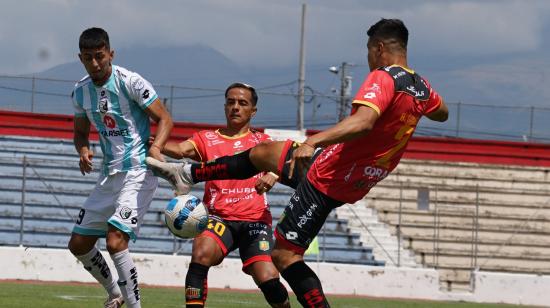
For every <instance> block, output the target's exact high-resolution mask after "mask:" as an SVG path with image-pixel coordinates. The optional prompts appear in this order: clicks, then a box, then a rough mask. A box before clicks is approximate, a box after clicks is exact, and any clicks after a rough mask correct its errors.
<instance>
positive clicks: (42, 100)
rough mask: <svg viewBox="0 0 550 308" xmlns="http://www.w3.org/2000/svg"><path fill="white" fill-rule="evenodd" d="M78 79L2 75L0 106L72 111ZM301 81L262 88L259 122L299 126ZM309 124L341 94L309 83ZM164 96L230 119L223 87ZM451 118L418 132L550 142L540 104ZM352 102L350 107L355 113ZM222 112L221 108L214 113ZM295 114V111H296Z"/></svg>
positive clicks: (206, 118)
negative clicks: (314, 87) (224, 100)
mask: <svg viewBox="0 0 550 308" xmlns="http://www.w3.org/2000/svg"><path fill="white" fill-rule="evenodd" d="M75 82H76V81H73V80H64V79H53V78H38V77H26V76H7V75H0V95H1V96H2V101H1V102H0V108H2V109H7V110H14V111H26V112H37V113H55V114H72V113H73V107H72V103H71V102H70V93H71V91H72V89H73V86H74V84H75ZM295 83H296V82H295V81H292V82H288V83H284V84H280V85H276V86H277V87H279V88H281V87H282V88H283V90H280V91H279V92H276V91H274V90H273V89H274V87H265V88H259V89H258V94H259V97H260V100H259V101H260V103H259V105H258V108H259V110H258V113H257V114H256V116H255V119H254V125H255V126H261V127H269V128H288V129H292V128H296V119H295V118H294V117H289V116H288V114H289V112H290V111H291V110H295V109H296V108H297V89H295V88H294V86H295ZM306 88H307V89H308V91H306V93H305V95H304V96H305V103H306V104H305V106H306V108H305V116H304V119H305V127H306V128H307V129H323V128H326V127H329V126H331V125H333V124H335V123H336V122H337V121H338V112H339V111H338V110H339V108H340V107H339V102H340V98H341V97H340V96H338V95H327V94H323V93H321V92H319V91H315V90H313V89H311V88H310V87H306ZM155 89H156V90H157V92H158V95H159V97H160V98H161V99H162V101H163V102H164V103H165V105H166V106H167V109H168V110H169V111H170V113H171V114H172V116H173V118H174V119H175V120H176V121H188V122H204V123H218V124H223V123H225V119H224V115H223V94H224V90H225V89H222V88H200V87H190V86H181V85H162V84H157V85H155ZM447 104H448V106H449V109H450V117H449V120H448V121H447V122H445V123H436V122H432V121H428V120H423V121H421V122H420V124H419V126H418V128H417V131H416V135H428V136H448V137H463V138H475V139H498V140H514V141H530V142H548V141H550V122H549V121H547V119H548V118H550V108H546V107H540V106H507V105H505V104H503V105H485V104H479V103H467V102H447ZM349 109H350V106H349V105H348V106H347V110H348V111H349ZM213 111H216V112H213ZM292 114H294V113H292Z"/></svg>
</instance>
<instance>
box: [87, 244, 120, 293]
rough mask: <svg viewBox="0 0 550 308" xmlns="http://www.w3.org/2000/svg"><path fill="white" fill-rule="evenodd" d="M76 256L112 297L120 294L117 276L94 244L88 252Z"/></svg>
mask: <svg viewBox="0 0 550 308" xmlns="http://www.w3.org/2000/svg"><path fill="white" fill-rule="evenodd" d="M76 258H77V259H78V260H79V261H80V262H82V265H84V268H85V269H86V270H87V271H88V272H90V274H92V276H94V278H95V280H97V281H98V282H99V283H100V284H101V285H102V286H103V287H104V288H105V290H106V291H107V293H109V296H110V297H115V296H118V295H120V288H119V287H118V285H117V284H116V280H115V277H113V275H112V274H111V269H109V266H108V265H107V262H105V259H104V258H103V255H102V254H101V252H100V251H99V250H98V249H97V248H96V247H95V246H94V247H93V248H92V250H90V251H89V252H88V253H86V254H84V255H81V256H76Z"/></svg>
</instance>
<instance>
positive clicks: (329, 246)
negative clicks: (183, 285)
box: [0, 112, 384, 265]
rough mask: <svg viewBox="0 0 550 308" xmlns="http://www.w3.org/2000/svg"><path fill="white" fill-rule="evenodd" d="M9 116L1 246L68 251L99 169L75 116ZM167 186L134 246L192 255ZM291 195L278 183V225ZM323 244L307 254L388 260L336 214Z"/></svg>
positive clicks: (0, 168)
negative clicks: (89, 158) (178, 231)
mask: <svg viewBox="0 0 550 308" xmlns="http://www.w3.org/2000/svg"><path fill="white" fill-rule="evenodd" d="M31 117H32V121H31ZM2 118H4V122H3V123H4V124H0V132H2V136H1V137H0V176H1V177H2V180H0V191H1V192H2V193H1V194H0V245H20V244H21V245H23V246H31V247H50V248H65V247H66V244H67V241H68V235H69V234H70V232H71V229H72V226H73V221H74V217H75V216H76V215H77V214H78V211H79V208H80V205H81V204H82V202H83V201H84V200H85V198H86V197H87V195H88V193H89V191H90V189H91V188H92V187H93V185H94V184H95V180H96V179H97V173H92V174H90V175H87V176H82V175H81V174H80V171H79V170H78V165H77V163H78V162H77V160H76V155H75V154H74V148H73V145H72V141H71V140H70V137H69V136H71V134H72V133H71V130H72V120H71V121H68V120H67V119H68V118H70V117H66V116H53V115H35V114H22V113H14V112H5V113H4V112H0V119H2ZM16 123H19V124H17V125H16ZM190 127H191V128H190ZM205 128H209V127H208V126H201V125H194V126H193V125H188V126H186V125H181V124H178V126H177V128H176V132H177V135H176V137H177V138H176V139H179V140H182V139H185V136H188V135H190V132H192V131H193V130H196V129H205ZM186 134H187V135H186ZM29 135H30V136H35V137H29ZM37 135H38V136H37ZM51 137H56V138H51ZM92 138H93V137H92ZM94 139H96V138H94ZM95 147H96V151H95V152H96V153H97V155H98V156H96V157H95V160H96V161H98V162H99V161H100V159H101V155H100V154H101V151H99V146H98V145H97V144H96V145H95ZM160 183H161V185H160V187H159V189H158V190H157V193H156V195H155V198H154V201H153V203H152V205H151V208H150V210H149V211H148V213H147V214H146V216H145V223H144V225H143V227H142V229H141V236H140V240H139V241H137V242H136V243H133V244H131V245H133V248H132V249H133V251H136V252H154V253H169V254H190V252H191V243H190V241H189V240H187V241H186V240H181V239H176V238H175V237H174V236H172V235H171V233H170V232H169V230H168V229H167V228H166V227H165V226H164V222H163V217H164V216H163V211H164V207H165V205H166V203H167V202H168V201H169V200H170V199H171V198H172V197H173V192H172V191H171V189H170V187H169V186H168V184H167V183H166V182H164V181H162V180H161V181H160ZM202 189H203V186H202V185H197V187H195V188H194V189H193V191H192V193H193V194H195V195H197V196H202V193H203V191H202ZM290 193H291V191H290V190H289V189H286V188H284V187H283V186H276V187H275V188H274V189H273V190H272V192H271V193H270V196H269V198H270V202H271V204H272V212H273V217H274V223H276V221H277V219H278V217H279V216H280V214H281V213H282V211H283V209H284V206H285V205H286V202H287V200H288V199H289V197H290ZM21 230H23V232H21ZM319 244H320V245H319V246H320V247H319V252H318V254H312V255H308V256H307V259H309V260H324V261H327V262H340V263H352V264H368V265H384V262H383V261H379V260H376V259H375V258H374V255H373V252H372V248H371V247H369V246H365V245H363V243H361V241H360V237H359V234H356V233H352V232H350V230H348V227H347V221H346V220H343V219H338V218H336V217H335V214H332V215H331V216H330V217H329V219H328V220H327V224H326V225H325V228H324V229H323V231H322V232H321V235H320V237H319ZM230 256H236V254H235V253H233V254H232V255H230Z"/></svg>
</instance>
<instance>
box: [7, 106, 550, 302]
mask: <svg viewBox="0 0 550 308" xmlns="http://www.w3.org/2000/svg"><path fill="white" fill-rule="evenodd" d="M31 117H32V121H31V120H30V119H31ZM0 120H2V121H1V123H0V133H1V136H2V137H0V172H1V175H2V180H1V181H0V191H1V192H2V193H1V194H0V236H1V239H2V240H1V241H2V244H3V245H19V243H20V239H21V234H20V232H19V231H20V226H21V204H22V203H23V204H25V215H24V230H25V233H24V236H23V238H22V239H23V245H27V246H40V245H44V244H45V243H47V245H49V246H51V247H64V246H65V243H66V240H67V234H68V232H70V228H71V227H72V219H71V218H70V216H71V215H72V216H74V215H76V213H77V212H78V208H79V205H80V204H81V202H82V200H84V198H85V196H86V194H87V192H88V191H89V189H90V188H91V186H92V185H93V183H94V181H95V179H96V175H91V176H86V177H82V176H81V175H80V173H79V172H78V169H77V162H76V160H75V156H74V154H73V153H74V149H73V148H72V142H71V141H70V138H71V137H72V122H71V121H72V120H71V118H70V117H68V116H51V115H36V114H24V113H14V112H0ZM51 127H53V128H52V129H50V128H51ZM209 127H210V128H211V127H213V126H200V125H196V124H185V123H184V124H181V123H179V124H178V125H177V126H176V128H175V130H174V132H175V134H176V138H177V140H183V139H184V138H185V137H186V136H189V134H190V133H191V132H192V131H193V130H194V129H195V130H196V129H202V128H209ZM28 136H36V137H34V138H31V137H28ZM45 137H46V138H45ZM51 137H55V138H51ZM96 152H99V151H96ZM24 156H26V158H27V159H28V161H27V164H23V157H24ZM96 158H97V157H96ZM23 166H26V171H25V174H26V175H25V177H23V172H22V170H23ZM548 167H550V146H547V145H541V144H533V143H515V142H497V141H480V140H466V139H458V138H455V139H451V138H427V137H418V138H412V140H411V142H410V144H409V146H408V148H407V152H406V154H405V158H404V159H403V161H402V162H401V164H400V165H399V166H398V167H397V169H396V170H395V171H394V172H393V173H392V174H391V175H390V176H388V178H386V179H385V180H383V181H382V182H381V183H379V185H377V186H376V187H375V188H374V189H373V190H372V191H371V192H370V193H369V194H368V196H367V197H366V198H365V199H364V200H362V201H360V202H358V203H357V204H355V205H353V206H347V205H346V206H343V207H341V208H339V209H338V211H337V212H336V213H335V214H334V215H333V216H330V217H329V219H328V221H327V224H326V227H325V229H324V231H322V233H324V234H325V237H323V239H321V240H319V243H320V249H319V250H320V255H319V258H320V259H321V260H323V259H325V260H328V261H332V262H346V263H360V264H378V265H381V264H384V263H385V264H386V265H388V266H393V265H399V266H423V267H429V268H432V267H433V268H436V269H437V270H438V271H439V273H440V282H441V287H442V289H443V290H446V291H469V290H471V288H472V284H473V281H474V280H473V279H472V273H473V272H475V271H485V272H509V273H532V274H539V275H541V274H542V275H545V274H549V273H550V223H549V222H550V198H549V196H550V191H549V190H550V188H549V185H548V184H549V183H548V181H550V179H549V174H548V171H549V169H548ZM23 183H25V184H24V185H25V192H26V193H25V197H24V198H25V199H24V200H23V194H22V187H23ZM51 191H54V192H55V194H52V193H51ZM193 193H194V194H197V195H201V194H202V192H201V191H200V187H198V189H197V190H194V191H193ZM289 193H290V192H289V191H288V189H285V188H283V187H280V186H276V187H275V188H274V190H273V192H272V193H271V194H270V201H271V203H272V211H273V214H274V217H275V218H276V217H278V216H279V215H280V213H281V212H282V209H283V208H284V205H285V204H286V200H288V194H289ZM171 196H172V194H171V191H170V189H169V187H168V186H167V184H166V183H164V182H163V181H161V186H160V189H159V190H158V193H157V196H156V198H155V200H154V202H153V205H152V207H151V210H150V212H149V213H148V214H147V217H146V219H147V223H146V224H145V225H144V227H143V234H144V235H145V234H147V237H144V238H142V239H141V240H140V241H138V242H137V244H136V246H135V247H134V250H135V251H155V252H164V253H166V252H168V253H174V252H175V253H179V254H181V253H189V251H190V248H191V246H190V243H187V242H185V241H180V240H175V239H174V238H173V237H172V236H171V235H170V234H169V231H168V230H167V229H166V228H164V227H163V225H162V224H163V223H162V209H163V207H164V205H165V204H166V202H167V200H169V199H170V198H171ZM60 205H61V206H60ZM359 231H360V232H361V233H362V234H358V233H359ZM397 239H401V241H398V240H397ZM371 247H373V248H371ZM373 255H374V256H376V258H374V256H373ZM308 258H309V259H310V260H313V259H316V258H317V256H308Z"/></svg>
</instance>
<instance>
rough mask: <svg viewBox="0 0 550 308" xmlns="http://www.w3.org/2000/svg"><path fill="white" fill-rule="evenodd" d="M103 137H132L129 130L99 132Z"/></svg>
mask: <svg viewBox="0 0 550 308" xmlns="http://www.w3.org/2000/svg"><path fill="white" fill-rule="evenodd" d="M99 133H100V134H101V135H102V136H103V137H118V136H122V137H124V136H130V131H128V130H127V129H119V130H102V131H100V132H99Z"/></svg>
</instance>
